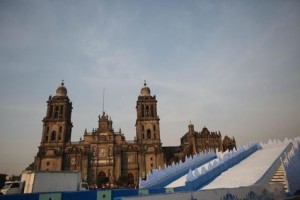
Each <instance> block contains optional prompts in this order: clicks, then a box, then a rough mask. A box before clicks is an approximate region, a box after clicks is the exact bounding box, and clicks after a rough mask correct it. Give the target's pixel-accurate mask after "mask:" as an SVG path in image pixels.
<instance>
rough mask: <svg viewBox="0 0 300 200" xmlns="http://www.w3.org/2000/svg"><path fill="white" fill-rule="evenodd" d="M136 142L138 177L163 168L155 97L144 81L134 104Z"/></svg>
mask: <svg viewBox="0 0 300 200" xmlns="http://www.w3.org/2000/svg"><path fill="white" fill-rule="evenodd" d="M136 112H137V119H136V123H135V127H136V140H137V143H138V144H139V145H140V153H141V154H140V163H141V168H140V177H144V176H146V174H147V173H149V172H150V171H151V170H152V169H156V168H159V167H163V166H164V155H163V150H162V143H161V140H160V127H159V120H160V119H159V116H158V115H157V100H156V96H155V95H154V96H152V95H151V91H150V88H149V87H148V86H147V83H146V81H145V83H144V86H143V87H142V89H141V92H140V95H139V96H138V100H137V102H136Z"/></svg>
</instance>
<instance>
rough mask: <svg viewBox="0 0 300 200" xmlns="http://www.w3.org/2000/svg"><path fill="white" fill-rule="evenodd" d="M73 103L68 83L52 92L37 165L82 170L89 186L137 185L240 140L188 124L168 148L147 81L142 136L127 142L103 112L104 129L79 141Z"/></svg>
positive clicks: (141, 99) (139, 122) (141, 104)
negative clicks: (154, 172) (179, 163)
mask: <svg viewBox="0 0 300 200" xmlns="http://www.w3.org/2000/svg"><path fill="white" fill-rule="evenodd" d="M72 109H73V107H72V102H71V101H70V99H69V97H68V95H67V89H66V87H65V86H64V83H63V82H62V83H61V85H60V86H58V88H57V89H56V94H55V95H54V96H49V99H48V101H47V112H46V116H45V117H44V119H43V130H42V138H41V143H40V146H39V150H38V153H37V155H36V156H35V160H34V169H35V170H41V171H64V170H67V171H79V172H81V174H82V180H83V181H86V182H88V183H89V184H97V185H103V184H107V183H117V184H119V183H120V181H121V180H124V179H125V180H126V184H127V185H137V184H138V182H139V178H140V177H141V178H146V175H147V174H148V173H149V172H150V171H151V170H152V169H157V168H163V167H164V164H165V163H166V164H169V163H170V162H173V161H175V162H176V161H179V160H182V159H184V158H185V156H190V155H193V154H194V153H199V152H205V151H208V150H211V149H213V150H214V151H225V150H227V149H229V150H232V149H233V148H234V147H235V146H236V144H235V140H234V138H233V139H231V138H229V137H228V136H225V138H224V140H222V136H221V133H220V132H219V133H217V132H209V131H208V129H207V128H205V127H204V128H203V130H202V131H201V132H196V131H195V130H194V125H192V124H190V125H189V126H188V129H189V130H188V132H187V133H186V134H184V135H183V136H182V138H181V141H180V146H178V147H162V143H161V139H160V123H159V121H160V119H159V116H158V113H157V100H156V96H155V95H153V96H152V95H151V91H150V88H149V87H148V86H147V84H146V83H144V86H143V87H142V88H141V91H140V94H139V96H138V99H137V102H136V123H135V127H136V136H135V139H134V140H132V141H129V140H126V139H125V136H124V134H123V133H122V132H121V130H119V131H117V132H115V131H114V128H113V122H112V120H111V118H110V117H109V116H108V115H107V114H106V113H105V112H104V111H103V113H102V114H101V115H99V116H98V127H97V128H94V129H93V130H92V131H91V132H88V131H87V130H85V131H84V133H83V138H82V139H80V141H78V142H71V132H72V127H73V124H72V121H71V114H72Z"/></svg>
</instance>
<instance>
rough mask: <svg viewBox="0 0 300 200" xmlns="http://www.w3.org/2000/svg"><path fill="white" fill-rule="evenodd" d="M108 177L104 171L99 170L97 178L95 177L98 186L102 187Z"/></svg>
mask: <svg viewBox="0 0 300 200" xmlns="http://www.w3.org/2000/svg"><path fill="white" fill-rule="evenodd" d="M108 181H109V178H108V177H107V176H106V174H105V172H103V171H101V172H100V173H99V174H98V179H97V185H98V187H103V186H105V184H106V183H108Z"/></svg>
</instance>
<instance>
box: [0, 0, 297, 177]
mask: <svg viewBox="0 0 300 200" xmlns="http://www.w3.org/2000/svg"><path fill="white" fill-rule="evenodd" d="M299 36H300V1H297V0H288V1H285V0H280V1H279V0H266V1H260V0H253V1H246V0H240V1H232V0H228V1H221V0H214V1H202V0H197V1H196V0H187V1H181V0H165V1H161V0H153V1H147V0H120V1H118V0H114V1H101V0H95V1H93V0H87V1H79V0H78V1H77V0H74V1H71V0H60V1H58V0H54V1H52V0H27V1H22V0H0V94H1V98H0V138H1V139H0V148H1V149H0V173H6V174H19V173H20V172H21V171H22V170H24V169H25V168H26V167H27V166H28V165H29V164H30V163H32V162H33V161H34V156H35V155H36V153H37V151H38V146H39V144H40V141H41V134H42V119H43V118H44V117H45V115H46V106H47V103H46V101H47V100H48V97H49V95H55V91H56V88H57V87H58V86H59V85H60V84H61V81H62V80H64V83H65V86H66V88H67V89H68V96H69V98H70V100H71V101H72V102H73V111H72V122H73V125H74V127H73V129H72V141H74V142H75V141H79V139H80V137H82V136H83V132H84V130H85V129H87V130H88V131H91V130H92V129H93V128H97V124H98V115H99V114H102V111H103V90H104V88H105V98H104V99H105V101H104V102H105V103H104V110H105V112H106V113H107V114H108V115H109V116H111V118H112V120H113V123H114V124H113V127H114V129H115V131H118V130H119V128H121V129H122V132H123V133H124V134H125V137H126V139H127V140H133V139H134V136H135V120H136V110H135V106H136V101H137V97H138V95H139V94H140V90H141V88H142V87H143V84H144V80H146V81H147V85H148V86H149V87H150V89H151V94H152V95H156V97H157V100H158V103H157V104H158V114H159V117H160V133H161V140H162V143H163V146H175V145H179V143H180V138H181V137H182V136H183V135H184V134H185V133H186V132H187V130H188V125H189V123H190V122H191V123H192V124H194V126H195V130H196V131H201V130H202V128H203V127H204V126H206V127H207V128H208V129H209V130H210V131H220V132H221V133H222V135H223V136H225V135H228V136H230V137H233V136H234V137H235V139H236V141H237V145H244V144H247V143H248V142H250V141H256V142H260V141H264V142H266V141H267V140H268V139H271V138H272V139H273V138H276V139H284V138H285V137H290V138H293V137H296V136H299V135H300V133H299V130H300V65H299V64H300V37H299Z"/></svg>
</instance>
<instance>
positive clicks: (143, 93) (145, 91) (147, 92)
mask: <svg viewBox="0 0 300 200" xmlns="http://www.w3.org/2000/svg"><path fill="white" fill-rule="evenodd" d="M150 93H151V90H150V88H149V87H148V86H147V83H146V81H145V83H144V87H143V88H142V89H141V96H150Z"/></svg>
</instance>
